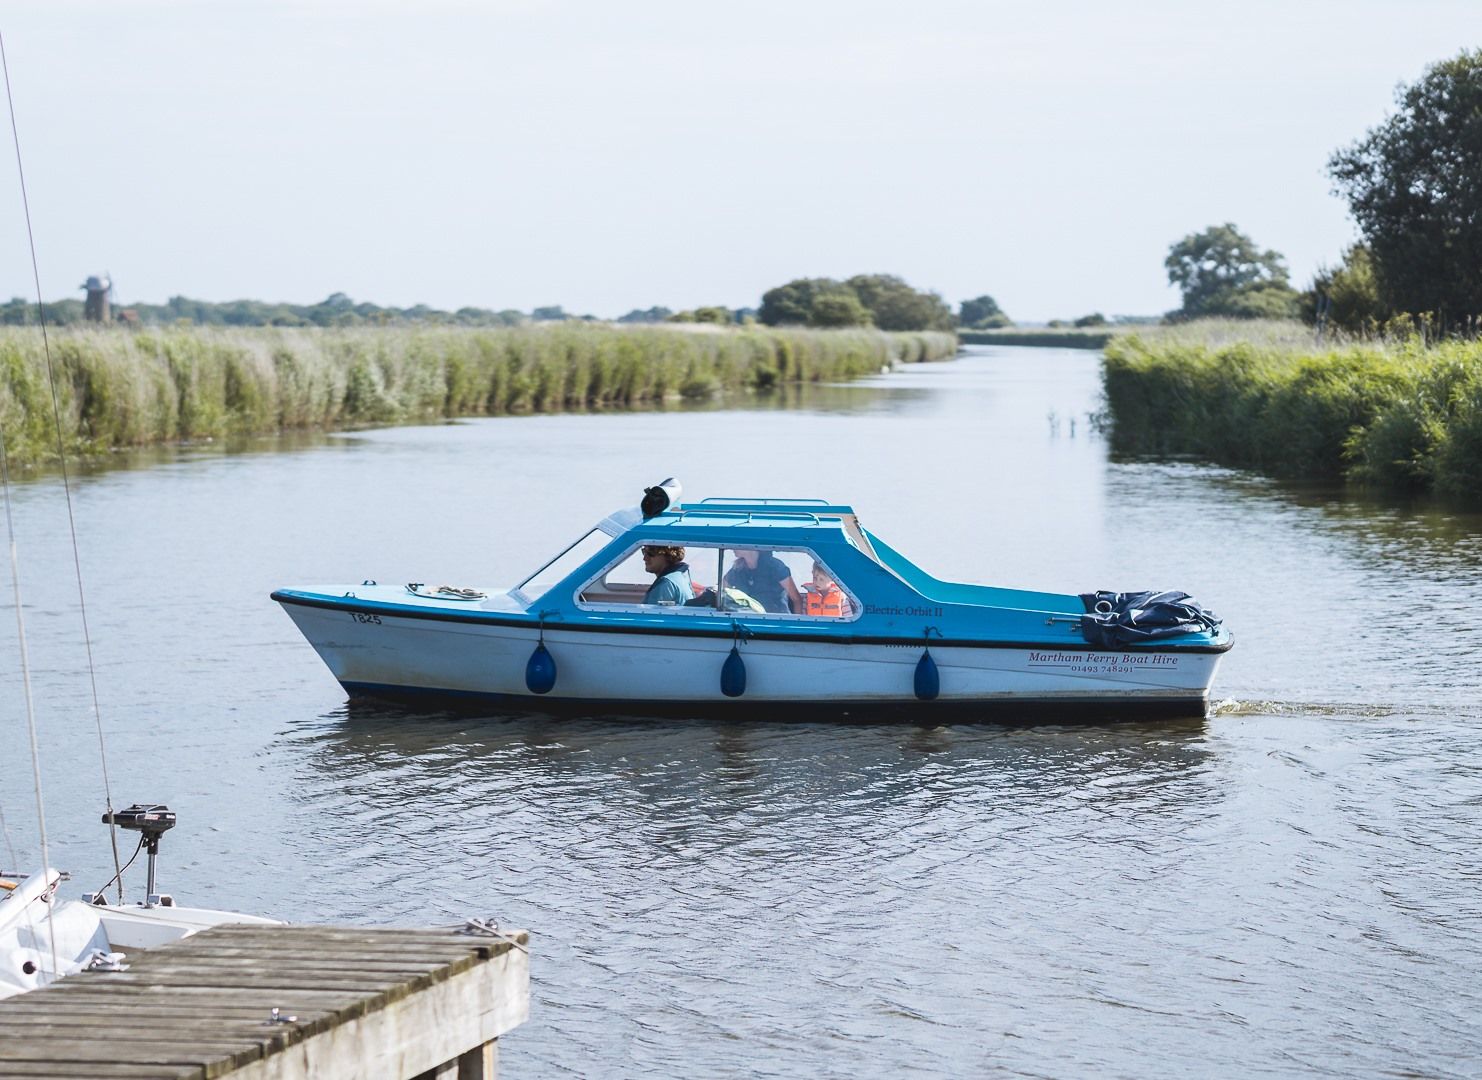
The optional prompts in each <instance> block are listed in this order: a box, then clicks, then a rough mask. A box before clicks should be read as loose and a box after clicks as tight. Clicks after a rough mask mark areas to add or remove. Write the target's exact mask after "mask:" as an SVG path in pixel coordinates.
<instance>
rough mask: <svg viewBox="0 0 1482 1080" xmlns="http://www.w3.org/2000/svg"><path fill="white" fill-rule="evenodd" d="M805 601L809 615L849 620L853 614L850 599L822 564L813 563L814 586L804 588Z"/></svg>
mask: <svg viewBox="0 0 1482 1080" xmlns="http://www.w3.org/2000/svg"><path fill="white" fill-rule="evenodd" d="M803 599H804V600H805V601H806V602H807V605H808V607H807V612H808V614H809V615H822V616H824V617H826V618H833V619H847V618H848V617H849V616H850V615H852V614H853V609H852V608H850V606H849V597H847V596H845V595H844V590H843V589H841V588H839V586H838V584H837V583H836V582H835V581H834V579H833V578H832V577H830V576H829V572H828V571H827V570H825V569H824V568H823V564H822V563H820V562H814V563H813V584H811V585H804V586H803Z"/></svg>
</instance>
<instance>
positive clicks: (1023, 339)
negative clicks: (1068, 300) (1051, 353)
mask: <svg viewBox="0 0 1482 1080" xmlns="http://www.w3.org/2000/svg"><path fill="white" fill-rule="evenodd" d="M1125 332H1126V331H1124V330H1115V329H1108V328H1105V327H1096V328H1089V327H1088V328H1085V329H1080V330H1078V329H1075V328H1073V327H1067V328H1065V329H1059V328H1056V329H1053V330H1051V329H1044V330H1016V329H1012V328H1010V329H1006V330H959V331H957V336H958V338H960V339H961V341H962V343H963V344H964V345H1029V346H1032V347H1037V348H1046V349H1101V348H1105V347H1106V343H1107V342H1108V341H1110V340H1111V339H1112V338H1113V337H1115V336H1117V335H1118V334H1121V333H1125Z"/></svg>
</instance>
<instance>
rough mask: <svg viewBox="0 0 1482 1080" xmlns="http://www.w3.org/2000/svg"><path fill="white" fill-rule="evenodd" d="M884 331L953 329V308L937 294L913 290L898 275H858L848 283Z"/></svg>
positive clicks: (954, 323) (954, 325)
mask: <svg viewBox="0 0 1482 1080" xmlns="http://www.w3.org/2000/svg"><path fill="white" fill-rule="evenodd" d="M844 284H845V285H847V286H849V287H850V288H851V289H853V290H854V293H855V295H856V296H858V297H859V302H860V303H861V304H863V305H864V306H865V307H866V308H867V309H868V310H869V312H870V315H871V317H872V319H873V321H874V323H875V325H876V326H878V327H879V328H880V329H881V330H952V329H954V328H955V327H956V320H955V319H953V318H952V309H951V308H950V307H948V306H947V303H946V301H944V300H943V299H942V298H941V297H940V296H938V295H937V294H936V293H934V292H920V291H918V290H916V289H913V288H911V286H909V285H907V284H906V283H905V281H903V280H902V279H901V278H898V277H896V276H895V275H894V274H856V275H855V276H854V277H852V278H850V279H849V280H848V281H846V282H845V283H844Z"/></svg>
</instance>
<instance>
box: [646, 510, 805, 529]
mask: <svg viewBox="0 0 1482 1080" xmlns="http://www.w3.org/2000/svg"><path fill="white" fill-rule="evenodd" d="M819 509H823V507H820V508H819ZM672 513H673V516H674V517H675V518H676V519H678V520H680V521H683V520H684V519H685V518H696V517H701V518H737V519H739V523H740V524H743V525H744V524H746V523H748V522H750V521H751V520H752V519H753V518H757V517H760V518H762V519H763V520H765V521H806V522H808V523H809V524H810V525H822V524H823V521H822V519H820V518H819V516H818V515H817V514H814V513H810V512H808V511H806V510H769V509H762V510H748V509H744V508H740V507H727V508H726V509H724V510H721V509H712V508H710V507H708V506H697V507H689V508H686V507H683V506H681V507H680V508H678V509H677V510H674V511H673V512H672ZM666 516H667V515H666Z"/></svg>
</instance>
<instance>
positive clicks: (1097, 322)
mask: <svg viewBox="0 0 1482 1080" xmlns="http://www.w3.org/2000/svg"><path fill="white" fill-rule="evenodd" d="M1073 325H1075V326H1079V327H1082V328H1085V327H1088V326H1105V325H1106V316H1105V315H1103V314H1101V312H1099V311H1096V312H1093V313H1092V314H1090V315H1082V316H1081V317H1080V318H1079V319H1077V320H1076V321H1075V323H1074V324H1073Z"/></svg>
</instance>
